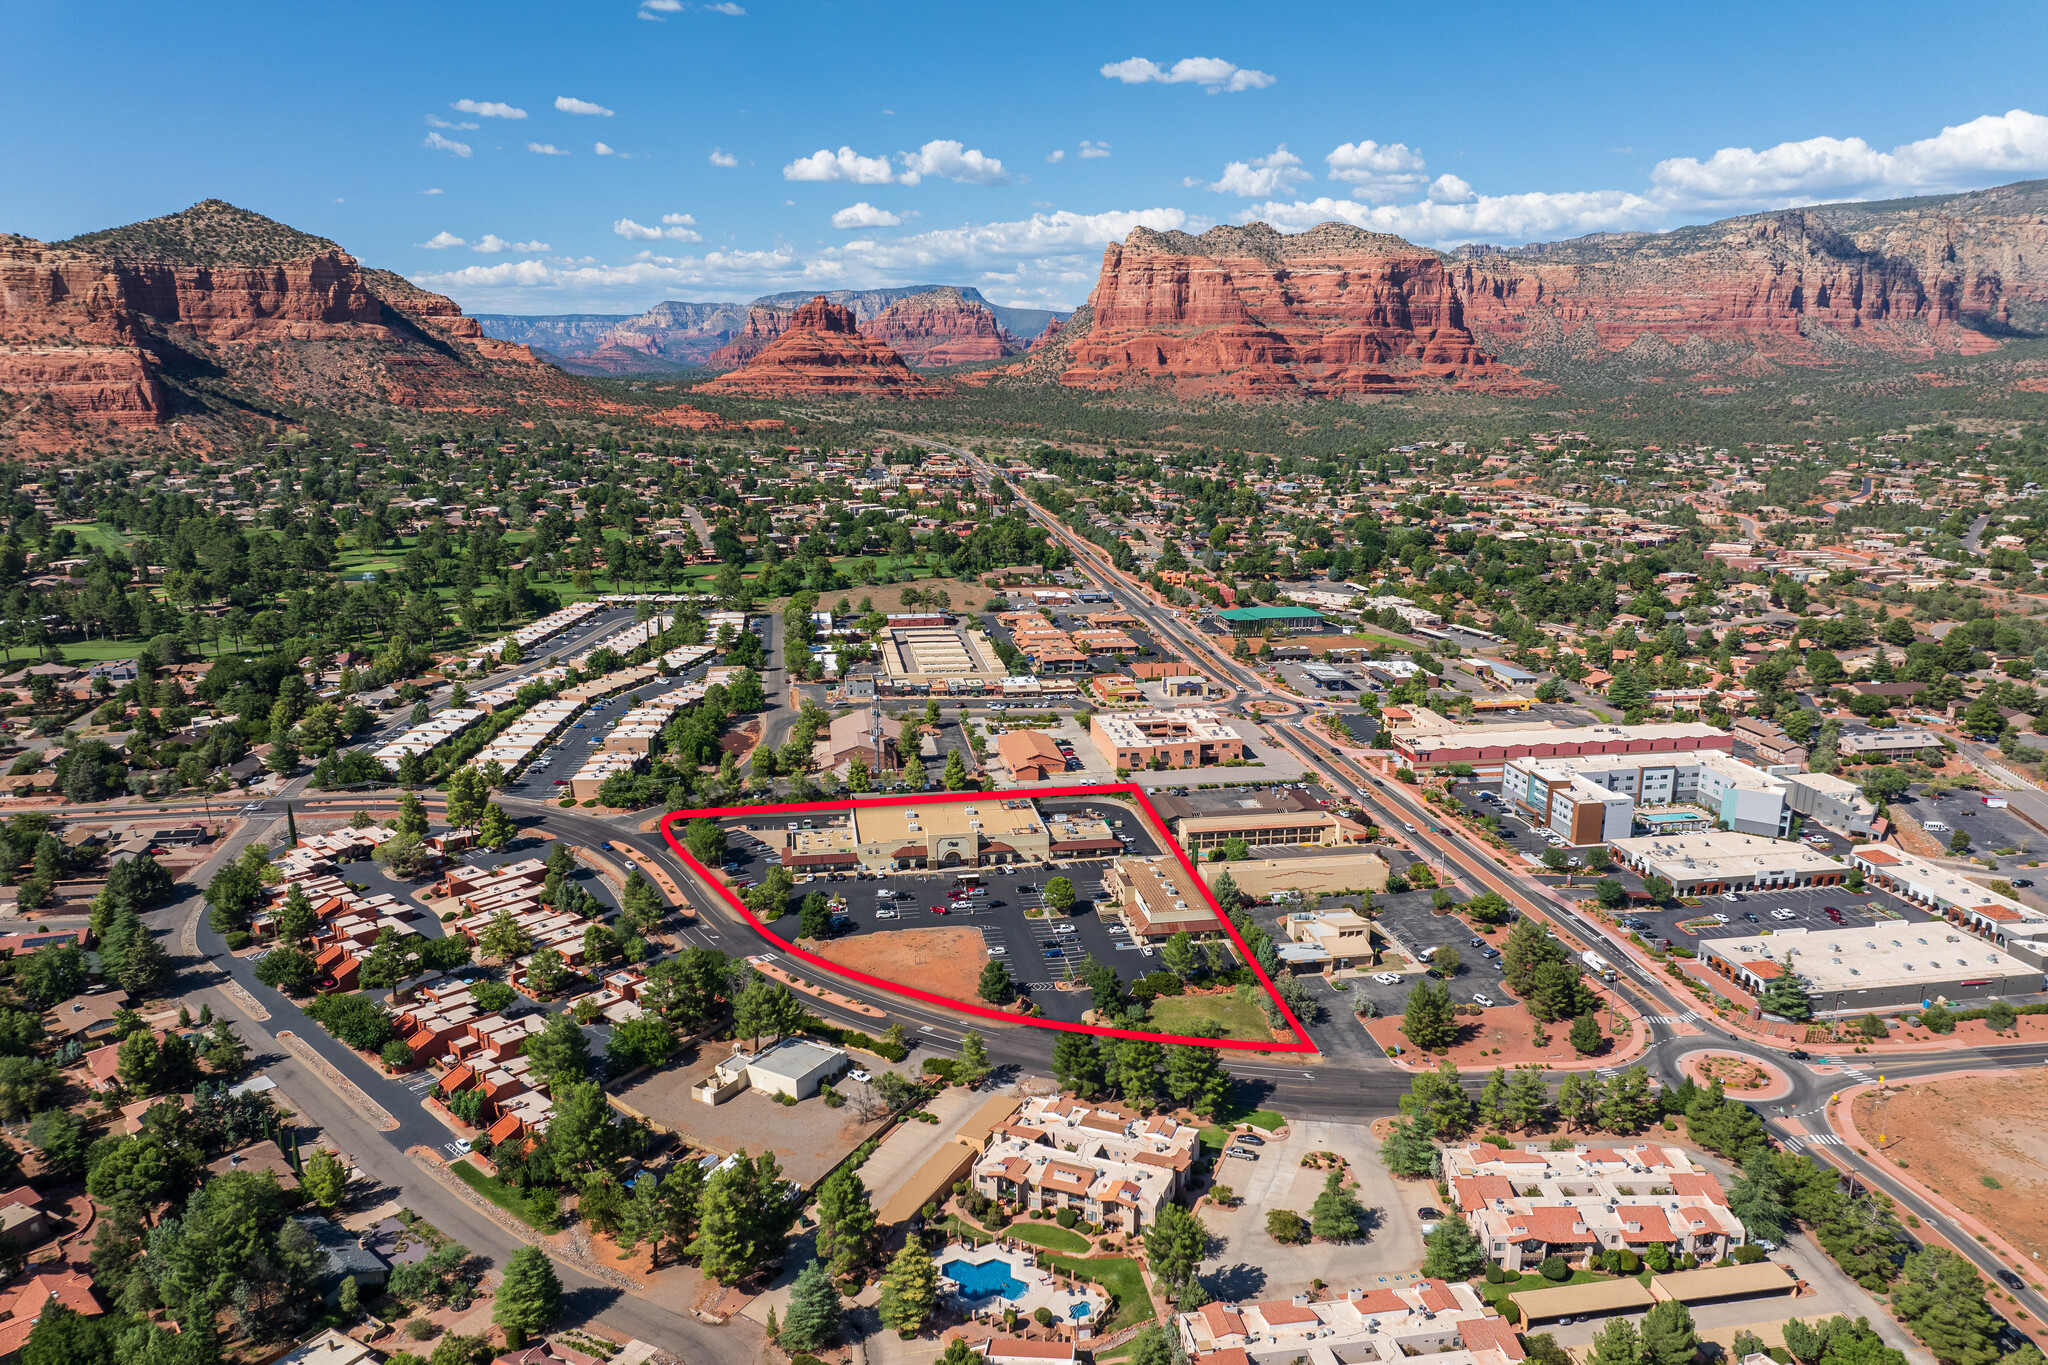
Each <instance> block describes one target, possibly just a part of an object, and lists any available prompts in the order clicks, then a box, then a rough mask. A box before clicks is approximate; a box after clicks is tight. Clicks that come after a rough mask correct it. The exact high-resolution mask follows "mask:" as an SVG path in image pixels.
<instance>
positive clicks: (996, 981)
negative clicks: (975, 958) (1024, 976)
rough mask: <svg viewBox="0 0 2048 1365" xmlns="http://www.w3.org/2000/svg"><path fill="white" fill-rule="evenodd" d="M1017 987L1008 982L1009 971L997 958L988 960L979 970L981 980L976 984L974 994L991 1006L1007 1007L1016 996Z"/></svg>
mask: <svg viewBox="0 0 2048 1365" xmlns="http://www.w3.org/2000/svg"><path fill="white" fill-rule="evenodd" d="M1016 991H1017V987H1016V984H1015V983H1014V982H1012V981H1011V980H1010V969H1009V968H1008V967H1006V966H1004V965H1003V963H1002V960H1001V959H999V958H990V959H989V960H988V962H987V964H986V965H984V966H983V967H982V969H981V980H980V981H979V982H978V983H976V985H975V989H974V993H975V994H976V995H979V996H980V997H981V998H982V999H984V1000H986V1001H988V1003H989V1004H991V1005H1007V1004H1009V1003H1010V997H1011V996H1012V995H1014V994H1016Z"/></svg>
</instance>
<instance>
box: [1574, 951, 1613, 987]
mask: <svg viewBox="0 0 2048 1365" xmlns="http://www.w3.org/2000/svg"><path fill="white" fill-rule="evenodd" d="M1579 961H1581V962H1583V963H1585V964H1586V970H1587V971H1589V972H1591V973H1593V975H1595V976H1597V977H1599V978H1600V979H1601V980H1602V981H1612V980H1614V967H1613V966H1612V965H1611V964H1610V963H1609V962H1608V961H1607V959H1606V958H1604V957H1602V956H1600V954H1598V953H1596V952H1594V951H1593V950H1592V949H1591V948H1588V949H1586V951H1585V952H1583V953H1580V954H1579Z"/></svg>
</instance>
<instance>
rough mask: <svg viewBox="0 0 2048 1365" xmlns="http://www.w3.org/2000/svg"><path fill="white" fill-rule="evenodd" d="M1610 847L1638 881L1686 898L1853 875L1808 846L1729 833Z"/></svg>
mask: <svg viewBox="0 0 2048 1365" xmlns="http://www.w3.org/2000/svg"><path fill="white" fill-rule="evenodd" d="M1608 848H1609V849H1610V850H1611V851H1612V852H1613V854H1614V860H1615V861H1616V862H1618V863H1620V864H1621V865H1622V866H1624V867H1626V868H1628V869H1629V870H1630V871H1632V872H1635V873H1636V874H1638V875H1639V876H1644V877H1662V878H1664V879H1665V880H1666V881H1668V882H1670V883H1671V885H1672V888H1673V889H1674V890H1675V891H1676V892H1677V893H1678V894H1679V895H1682V896H1714V895H1719V894H1721V893H1722V892H1724V891H1767V890H1770V889H1771V888H1773V887H1794V886H1839V885H1841V884H1842V882H1843V881H1844V880H1845V879H1846V878H1847V877H1848V875H1849V867H1848V864H1846V863H1841V862H1837V861H1836V860H1835V859H1833V858H1830V857H1828V856H1827V855H1826V854H1823V853H1816V852H1814V851H1813V850H1812V849H1810V848H1808V847H1807V846H1806V845H1804V844H1800V843H1794V842H1792V841H1790V840H1785V839H1766V838H1760V837H1758V836H1757V835H1754V834H1738V833H1735V832H1733V831H1728V830H1709V831H1707V832H1705V833H1701V834H1678V835H1664V834H1646V835H1641V836H1638V837H1636V838H1632V839H1611V840H1609V841H1608Z"/></svg>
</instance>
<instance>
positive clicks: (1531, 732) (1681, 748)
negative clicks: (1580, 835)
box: [1390, 721, 1735, 777]
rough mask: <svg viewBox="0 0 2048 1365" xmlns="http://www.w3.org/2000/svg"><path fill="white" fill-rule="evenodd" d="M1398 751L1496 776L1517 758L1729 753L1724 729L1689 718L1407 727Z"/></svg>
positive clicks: (1397, 737) (1396, 740) (1412, 759)
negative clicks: (1648, 721)
mask: <svg viewBox="0 0 2048 1365" xmlns="http://www.w3.org/2000/svg"><path fill="white" fill-rule="evenodd" d="M1390 742H1391V743H1392V744H1393V746H1394V751H1395V752H1396V753H1398V754H1399V755H1400V756H1401V757H1402V758H1404V759H1406V760H1407V761H1408V762H1409V763H1410V764H1415V765H1421V764H1436V763H1470V764H1471V765H1472V766H1473V767H1474V768H1475V769H1478V770H1480V771H1481V775H1482V776H1488V777H1490V776H1494V775H1496V774H1498V773H1499V772H1500V770H1501V767H1502V765H1503V764H1505V763H1506V762H1507V761H1508V760H1509V759H1514V758H1581V757H1584V756H1586V755H1589V754H1664V753H1683V752H1688V751H1691V750H1696V749H1719V750H1720V751H1721V752H1722V753H1731V752H1733V751H1734V748H1735V740H1734V739H1733V738H1732V737H1731V736H1730V735H1729V733H1728V732H1727V731H1726V730H1717V729H1715V728H1714V727H1713V726H1711V725H1704V724H1701V723H1699V722H1696V721H1686V722H1682V723H1679V724H1674V725H1564V726H1553V727H1546V728H1539V727H1534V726H1522V725H1452V726H1450V727H1449V728H1447V729H1437V728H1435V727H1430V729H1429V731H1428V732H1427V733H1425V732H1423V731H1422V730H1420V729H1412V728H1408V727H1403V728H1401V729H1397V730H1395V731H1394V732H1393V734H1392V735H1391V736H1390Z"/></svg>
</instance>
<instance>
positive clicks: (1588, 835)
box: [1501, 749, 1792, 845]
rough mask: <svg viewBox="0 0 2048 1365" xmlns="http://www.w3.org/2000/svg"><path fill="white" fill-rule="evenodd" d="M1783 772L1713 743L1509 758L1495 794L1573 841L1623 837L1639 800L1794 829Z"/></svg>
mask: <svg viewBox="0 0 2048 1365" xmlns="http://www.w3.org/2000/svg"><path fill="white" fill-rule="evenodd" d="M1787 791H1788V788H1787V786H1786V782H1785V779H1784V778H1782V777H1777V776H1774V775H1772V774H1770V773H1767V772H1765V771H1764V770H1763V769H1761V768H1757V767H1753V766H1751V765H1750V764H1747V763H1744V762H1743V761H1742V760H1741V759H1739V758H1733V757H1730V756H1729V755H1727V754H1724V753H1722V752H1720V751H1719V750H1717V749H1692V750H1685V751H1679V752H1675V753H1659V754H1582V755H1576V756H1573V757H1569V758H1538V757H1534V756H1529V757H1523V758H1511V759H1508V760H1507V761H1506V762H1505V763H1504V764H1503V765H1502V769H1501V795H1502V796H1503V797H1504V798H1505V799H1506V800H1508V801H1510V802H1512V803H1513V804H1514V805H1515V807H1516V808H1517V809H1519V810H1520V811H1522V812H1523V813H1524V814H1525V815H1527V816H1529V817H1530V818H1531V819H1532V820H1533V821H1534V822H1535V823H1537V824H1541V825H1546V826H1548V827H1549V828H1551V829H1553V830H1555V831H1556V832H1557V833H1558V834H1559V835H1561V836H1562V837H1564V838H1565V839H1567V840H1569V841H1570V842H1572V843H1574V844H1580V845H1585V844H1597V843H1611V842H1613V841H1614V840H1616V839H1621V838H1626V837H1627V836H1628V833H1629V831H1630V829H1631V828H1632V826H1633V823H1634V819H1635V814H1636V809H1637V807H1639V806H1649V807H1654V806H1672V805H1693V806H1698V807H1700V808H1701V809H1703V810H1705V811H1706V812H1707V814H1708V815H1709V816H1710V817H1711V818H1713V819H1715V820H1718V821H1719V822H1720V824H1721V825H1723V826H1724V827H1726V828H1728V829H1731V830H1735V831H1738V832H1740V833H1744V834H1763V835H1769V836H1772V837H1776V838H1782V837H1784V836H1785V835H1788V834H1790V833H1791V832H1792V807H1791V805H1790V803H1789V802H1788V801H1787V799H1786V796H1787Z"/></svg>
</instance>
